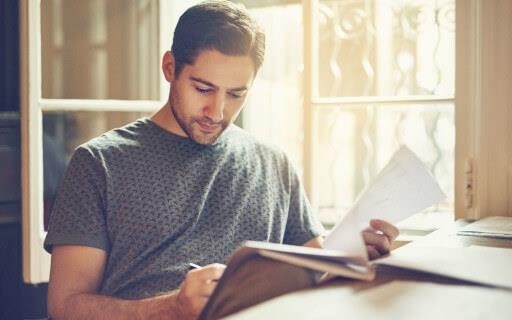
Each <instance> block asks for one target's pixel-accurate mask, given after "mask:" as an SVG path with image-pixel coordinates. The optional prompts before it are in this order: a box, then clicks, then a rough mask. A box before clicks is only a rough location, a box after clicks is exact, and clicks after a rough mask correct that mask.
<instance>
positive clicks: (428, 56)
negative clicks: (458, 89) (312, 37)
mask: <svg viewBox="0 0 512 320" xmlns="http://www.w3.org/2000/svg"><path fill="white" fill-rule="evenodd" d="M318 30H319V34H318V39H319V40H318V41H319V52H318V54H319V66H318V67H319V70H318V77H319V83H318V85H317V88H316V90H317V92H318V93H319V95H320V96H321V97H342V96H375V95H385V96H396V95H449V96H452V95H453V94H454V72H455V63H454V62H455V0H439V1H431V0H418V1H382V0H329V1H326V0H323V1H320V6H319V27H318Z"/></svg>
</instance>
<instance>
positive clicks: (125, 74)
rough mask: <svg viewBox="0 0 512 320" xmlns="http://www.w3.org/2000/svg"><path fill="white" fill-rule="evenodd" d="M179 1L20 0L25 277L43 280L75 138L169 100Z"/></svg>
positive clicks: (79, 140)
mask: <svg viewBox="0 0 512 320" xmlns="http://www.w3.org/2000/svg"><path fill="white" fill-rule="evenodd" d="M180 5H182V4H173V3H171V2H169V1H161V2H158V1H152V0H140V1H129V2H126V1H124V0H91V1H67V0H47V1H31V0H26V1H23V2H21V8H20V12H21V22H22V29H21V43H22V51H21V52H22V53H24V55H25V56H23V57H22V59H21V60H22V66H21V77H22V83H23V85H22V108H21V110H22V145H23V151H22V157H23V168H22V171H23V174H22V175H23V178H22V180H23V277H24V280H25V282H30V283H38V282H45V281H48V275H49V266H50V263H49V255H48V254H47V253H46V252H45V251H44V250H43V247H42V244H43V241H44V237H45V231H46V226H47V221H45V218H47V217H48V213H49V211H50V210H51V207H52V204H53V200H54V197H55V193H56V190H57V187H58V185H59V182H60V178H61V176H62V174H63V172H64V168H65V166H66V164H67V161H68V160H69V157H70V155H71V153H72V151H73V150H74V148H76V147H77V146H78V145H79V144H81V143H83V142H85V141H87V140H89V139H91V138H93V137H95V136H97V135H99V134H100V133H102V132H105V131H107V130H109V129H111V128H114V127H118V126H121V125H123V124H125V123H128V122H130V121H133V120H135V119H136V118H139V117H141V116H143V115H149V114H150V113H152V112H153V111H154V110H156V109H157V108H158V107H160V106H161V105H163V103H164V102H165V101H166V100H167V94H168V83H167V82H166V81H165V80H164V79H163V77H162V76H161V73H160V61H161V56H162V54H163V52H164V51H166V50H168V48H169V45H170V42H171V24H170V22H172V21H175V20H176V18H175V17H174V16H173V15H172V13H174V12H181V11H182V7H180Z"/></svg>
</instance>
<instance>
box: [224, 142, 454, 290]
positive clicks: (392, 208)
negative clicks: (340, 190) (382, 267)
mask: <svg viewBox="0 0 512 320" xmlns="http://www.w3.org/2000/svg"><path fill="white" fill-rule="evenodd" d="M444 198H445V195H444V193H443V191H442V190H441V188H440V187H439V184H438V183H437V181H436V180H435V178H434V177H433V176H432V175H431V173H430V172H429V170H428V169H427V167H426V166H425V165H424V164H423V162H422V161H421V160H420V159H419V158H418V157H417V156H416V155H415V154H414V153H413V152H412V151H411V150H409V149H408V148H407V147H405V146H403V147H401V148H400V149H399V150H398V151H397V152H396V153H395V154H394V155H393V157H392V158H391V160H390V161H389V162H388V164H387V165H386V166H385V167H384V168H383V169H382V170H381V172H380V173H379V174H378V175H377V177H376V178H375V179H374V181H373V182H372V183H371V184H370V186H369V187H368V188H367V189H366V190H365V191H364V192H363V193H362V194H361V195H360V196H359V198H358V200H357V201H356V203H355V205H354V206H353V207H352V209H351V210H349V212H348V213H347V214H346V215H345V217H344V218H343V219H342V220H341V221H340V223H338V224H337V225H336V226H335V227H334V229H333V230H332V231H331V232H330V234H329V235H328V236H327V238H326V240H325V242H324V248H323V249H315V248H306V247H302V246H292V245H284V244H273V243H265V242H254V241H248V242H246V243H245V244H244V245H243V246H242V247H241V248H239V249H238V250H237V251H236V252H235V253H234V254H233V256H232V257H231V259H230V261H229V262H228V266H227V269H226V270H225V272H224V275H223V277H229V275H230V270H231V269H234V268H236V267H237V266H238V265H239V264H240V263H242V261H244V260H245V259H246V258H248V257H249V256H251V255H254V254H258V255H261V256H264V257H267V258H270V259H274V260H278V261H283V262H286V263H290V264H293V265H297V266H301V267H305V268H309V269H312V270H317V271H321V272H324V273H326V274H329V276H328V278H330V277H332V276H343V277H348V278H354V279H362V280H372V279H373V278H374V276H375V271H374V268H373V266H372V265H371V264H370V263H369V260H368V255H367V251H366V245H365V243H364V240H363V237H362V235H361V231H362V230H363V229H365V228H366V227H367V226H368V224H369V221H370V220H371V219H374V218H378V219H383V220H386V221H388V222H391V223H396V222H398V221H400V220H403V219H405V218H407V217H408V216H410V215H412V214H414V213H416V212H418V211H421V210H423V209H425V208H427V207H429V206H431V205H434V204H436V203H438V202H439V201H441V200H442V199H444ZM324 279H327V277H326V276H324V277H319V278H318V281H322V280H324Z"/></svg>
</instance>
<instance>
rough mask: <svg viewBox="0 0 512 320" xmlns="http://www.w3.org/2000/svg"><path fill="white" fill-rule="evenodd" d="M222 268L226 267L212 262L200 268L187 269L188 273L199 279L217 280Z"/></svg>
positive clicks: (222, 270) (220, 275) (222, 271)
mask: <svg viewBox="0 0 512 320" xmlns="http://www.w3.org/2000/svg"><path fill="white" fill-rule="evenodd" d="M224 269H226V266H225V265H223V264H220V263H214V264H209V265H206V266H204V267H202V268H201V269H194V270H191V271H189V273H188V275H190V276H191V277H194V278H196V279H199V280H201V281H214V280H219V279H220V277H222V274H223V273H224ZM188 275H187V276H188Z"/></svg>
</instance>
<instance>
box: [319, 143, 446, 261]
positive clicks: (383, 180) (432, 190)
mask: <svg viewBox="0 0 512 320" xmlns="http://www.w3.org/2000/svg"><path fill="white" fill-rule="evenodd" d="M445 197H446V196H445V194H444V193H443V191H442V190H441V188H440V186H439V184H438V183H437V181H436V180H435V178H434V177H433V176H432V174H431V173H430V172H429V170H428V168H427V167H426V166H425V164H424V163H423V162H422V161H421V160H420V159H419V158H418V157H417V156H416V155H415V154H414V153H413V152H412V151H411V150H410V149H409V148H407V147H406V146H402V147H401V148H400V149H399V150H398V151H397V152H396V153H395V154H394V155H393V157H392V158H391V160H390V161H389V162H388V164H387V165H386V166H385V167H384V168H383V169H382V170H381V172H380V173H379V174H378V175H377V176H376V178H375V179H374V181H373V182H372V183H371V184H370V186H369V187H368V188H367V189H366V190H365V191H364V192H363V193H362V194H361V195H360V196H359V198H358V200H357V201H356V203H355V204H354V206H353V207H352V209H350V210H349V212H348V213H347V214H346V215H345V217H344V219H343V220H342V221H341V222H340V223H338V224H337V225H336V226H335V227H334V229H333V231H332V232H331V233H330V234H329V235H328V236H327V238H326V241H325V244H324V245H325V247H326V248H328V249H335V250H343V251H347V252H349V253H356V252H362V251H364V252H366V249H365V247H364V242H362V240H356V238H358V239H360V238H361V236H360V231H361V230H363V229H365V228H366V227H368V224H369V221H370V220H371V219H374V218H378V219H383V220H386V221H388V222H391V223H396V222H399V221H400V220H403V219H405V218H407V217H409V216H411V215H412V214H414V213H417V212H418V211H421V210H423V209H426V208H428V207H430V206H432V205H434V204H436V203H438V202H440V201H441V200H442V199H444V198H445ZM361 244H362V246H361ZM354 250H356V251H354Z"/></svg>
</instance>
